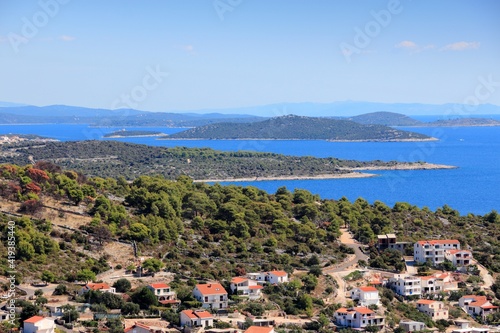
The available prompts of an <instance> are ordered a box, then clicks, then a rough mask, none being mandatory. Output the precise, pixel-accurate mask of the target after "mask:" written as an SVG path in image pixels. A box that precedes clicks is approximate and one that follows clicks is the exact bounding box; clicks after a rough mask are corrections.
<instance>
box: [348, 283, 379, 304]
mask: <svg viewBox="0 0 500 333" xmlns="http://www.w3.org/2000/svg"><path fill="white" fill-rule="evenodd" d="M351 298H352V299H353V300H355V301H356V300H359V304H360V305H362V306H369V305H372V304H378V303H379V295H378V290H377V288H375V287H359V288H354V289H353V290H351Z"/></svg>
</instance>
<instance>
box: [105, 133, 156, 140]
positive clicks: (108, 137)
mask: <svg viewBox="0 0 500 333" xmlns="http://www.w3.org/2000/svg"><path fill="white" fill-rule="evenodd" d="M162 135H164V134H163V133H161V134H143V135H110V136H105V135H104V136H103V138H106V139H123V138H147V137H155V136H162Z"/></svg>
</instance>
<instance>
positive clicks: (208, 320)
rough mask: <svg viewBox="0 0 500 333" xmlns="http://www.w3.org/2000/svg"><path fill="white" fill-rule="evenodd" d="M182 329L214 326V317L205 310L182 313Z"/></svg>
mask: <svg viewBox="0 0 500 333" xmlns="http://www.w3.org/2000/svg"><path fill="white" fill-rule="evenodd" d="M180 318H181V327H184V326H186V327H207V326H214V317H213V316H212V314H211V313H210V312H208V311H205V310H195V311H193V310H184V311H181V315H180Z"/></svg>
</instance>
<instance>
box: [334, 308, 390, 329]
mask: <svg viewBox="0 0 500 333" xmlns="http://www.w3.org/2000/svg"><path fill="white" fill-rule="evenodd" d="M334 316H335V324H336V325H337V326H339V327H350V328H355V329H364V328H366V327H367V326H377V327H378V328H379V329H382V328H383V327H384V317H382V316H377V315H376V313H375V312H374V311H373V310H370V309H369V308H367V307H363V306H357V307H354V308H340V309H338V310H337V311H335V314H334Z"/></svg>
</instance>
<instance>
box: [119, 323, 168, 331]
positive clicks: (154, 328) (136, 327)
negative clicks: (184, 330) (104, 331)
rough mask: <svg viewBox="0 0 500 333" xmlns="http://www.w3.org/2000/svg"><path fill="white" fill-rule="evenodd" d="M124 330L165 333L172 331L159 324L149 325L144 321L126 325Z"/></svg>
mask: <svg viewBox="0 0 500 333" xmlns="http://www.w3.org/2000/svg"><path fill="white" fill-rule="evenodd" d="M123 332H125V333H152V332H154V333H160V332H161V333H163V332H170V330H169V329H168V328H164V327H159V326H148V325H145V324H142V323H134V325H133V326H130V327H126V328H125V329H124V330H123Z"/></svg>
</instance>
